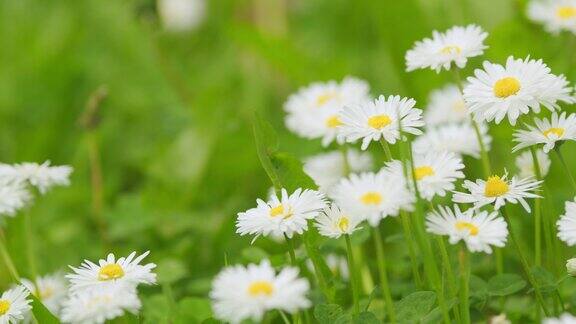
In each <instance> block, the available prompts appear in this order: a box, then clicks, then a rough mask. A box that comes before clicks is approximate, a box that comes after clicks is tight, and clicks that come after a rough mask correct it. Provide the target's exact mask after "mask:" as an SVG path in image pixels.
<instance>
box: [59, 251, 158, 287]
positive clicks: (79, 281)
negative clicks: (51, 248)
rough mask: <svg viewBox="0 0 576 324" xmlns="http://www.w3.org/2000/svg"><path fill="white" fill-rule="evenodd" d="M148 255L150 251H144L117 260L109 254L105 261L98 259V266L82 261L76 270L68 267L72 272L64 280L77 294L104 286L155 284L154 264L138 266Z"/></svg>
mask: <svg viewBox="0 0 576 324" xmlns="http://www.w3.org/2000/svg"><path fill="white" fill-rule="evenodd" d="M149 253H150V251H146V252H144V253H143V254H142V255H140V256H138V257H136V252H132V253H130V255H129V256H128V257H126V258H125V257H121V258H118V259H116V257H115V256H114V254H112V253H110V254H108V257H107V258H106V259H100V260H99V261H98V264H96V263H94V262H91V261H89V260H84V262H83V263H82V264H81V265H80V267H78V268H75V267H72V266H70V268H71V269H72V271H74V273H71V274H68V275H66V278H68V279H69V280H70V285H71V287H70V290H71V291H72V292H78V291H83V290H91V289H100V288H102V287H105V286H115V285H122V286H126V287H136V286H138V285H139V284H146V285H152V284H155V283H156V274H155V273H153V272H152V269H154V268H156V264H154V263H148V264H144V265H141V264H140V262H142V260H144V258H145V257H146V256H148V254H149Z"/></svg>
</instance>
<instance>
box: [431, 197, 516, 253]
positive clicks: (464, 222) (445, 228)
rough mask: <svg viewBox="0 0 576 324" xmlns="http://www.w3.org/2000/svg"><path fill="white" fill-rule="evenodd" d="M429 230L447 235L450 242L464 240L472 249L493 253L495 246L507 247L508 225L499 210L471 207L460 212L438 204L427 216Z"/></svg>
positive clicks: (458, 209)
mask: <svg viewBox="0 0 576 324" xmlns="http://www.w3.org/2000/svg"><path fill="white" fill-rule="evenodd" d="M426 227H427V231H428V232H429V233H433V234H436V235H447V236H448V237H449V241H450V244H456V243H458V242H459V241H461V240H462V241H464V243H466V247H467V248H468V250H470V252H485V253H488V254H490V253H492V246H497V247H503V246H504V245H506V239H507V238H508V225H507V224H506V221H505V220H504V218H503V217H501V216H499V215H498V213H497V212H491V213H489V212H487V211H478V210H474V209H468V210H467V211H464V212H462V211H460V208H459V207H458V206H457V205H454V210H452V209H450V208H449V207H442V206H440V207H438V210H435V211H432V212H431V213H429V214H428V215H427V216H426Z"/></svg>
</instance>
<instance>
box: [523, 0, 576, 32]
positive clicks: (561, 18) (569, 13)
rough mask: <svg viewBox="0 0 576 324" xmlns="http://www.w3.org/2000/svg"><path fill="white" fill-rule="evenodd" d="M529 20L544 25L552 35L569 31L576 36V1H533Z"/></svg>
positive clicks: (529, 10) (529, 8)
mask: <svg viewBox="0 0 576 324" xmlns="http://www.w3.org/2000/svg"><path fill="white" fill-rule="evenodd" d="M528 18H530V19H531V20H533V21H535V22H537V23H540V24H543V25H544V29H546V31H548V32H550V33H552V34H558V33H560V32H561V31H569V32H571V33H573V34H576V0H532V1H530V3H529V4H528Z"/></svg>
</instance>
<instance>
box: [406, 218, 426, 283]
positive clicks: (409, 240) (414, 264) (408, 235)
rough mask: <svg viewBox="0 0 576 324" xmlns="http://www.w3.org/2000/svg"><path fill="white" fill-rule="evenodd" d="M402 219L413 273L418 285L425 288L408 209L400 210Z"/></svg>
mask: <svg viewBox="0 0 576 324" xmlns="http://www.w3.org/2000/svg"><path fill="white" fill-rule="evenodd" d="M400 221H401V223H402V230H403V232H404V237H405V238H406V242H407V243H408V255H409V256H410V264H411V266H412V275H413V276H414V281H415V283H416V287H418V288H420V289H423V288H424V283H423V281H422V277H421V276H420V271H419V267H418V262H419V261H418V257H417V255H416V247H415V246H414V238H413V237H412V225H411V220H410V214H408V213H407V212H406V211H404V210H401V211H400Z"/></svg>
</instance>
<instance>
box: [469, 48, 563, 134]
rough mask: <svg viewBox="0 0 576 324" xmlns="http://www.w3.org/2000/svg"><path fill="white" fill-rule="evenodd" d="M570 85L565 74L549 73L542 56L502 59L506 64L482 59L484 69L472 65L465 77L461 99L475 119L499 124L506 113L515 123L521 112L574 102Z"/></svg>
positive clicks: (556, 106)
mask: <svg viewBox="0 0 576 324" xmlns="http://www.w3.org/2000/svg"><path fill="white" fill-rule="evenodd" d="M572 91H573V89H572V88H571V87H570V86H569V83H568V81H566V78H565V77H564V76H563V75H561V76H556V75H554V74H552V73H550V68H549V67H548V66H547V65H546V64H544V63H543V62H542V60H537V61H536V60H531V59H530V58H526V59H524V60H522V59H514V58H513V57H512V56H510V57H508V60H506V65H505V66H502V65H500V64H494V63H490V62H484V69H483V70H481V69H476V71H474V77H468V85H467V86H466V87H465V88H464V100H465V101H466V103H467V106H468V109H469V110H470V112H471V113H472V114H473V115H474V118H475V119H476V120H477V121H484V120H485V121H488V122H490V121H492V120H494V121H495V122H496V124H499V123H500V122H501V121H502V120H503V119H504V118H505V117H506V116H507V117H508V120H509V121H510V124H512V125H515V124H516V120H517V119H518V117H519V116H520V115H521V114H527V113H529V112H530V111H534V112H536V113H538V112H540V106H544V107H546V108H548V109H549V110H551V111H554V110H555V109H558V108H559V106H558V102H559V101H563V102H566V103H572V102H574V98H573V97H572Z"/></svg>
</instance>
